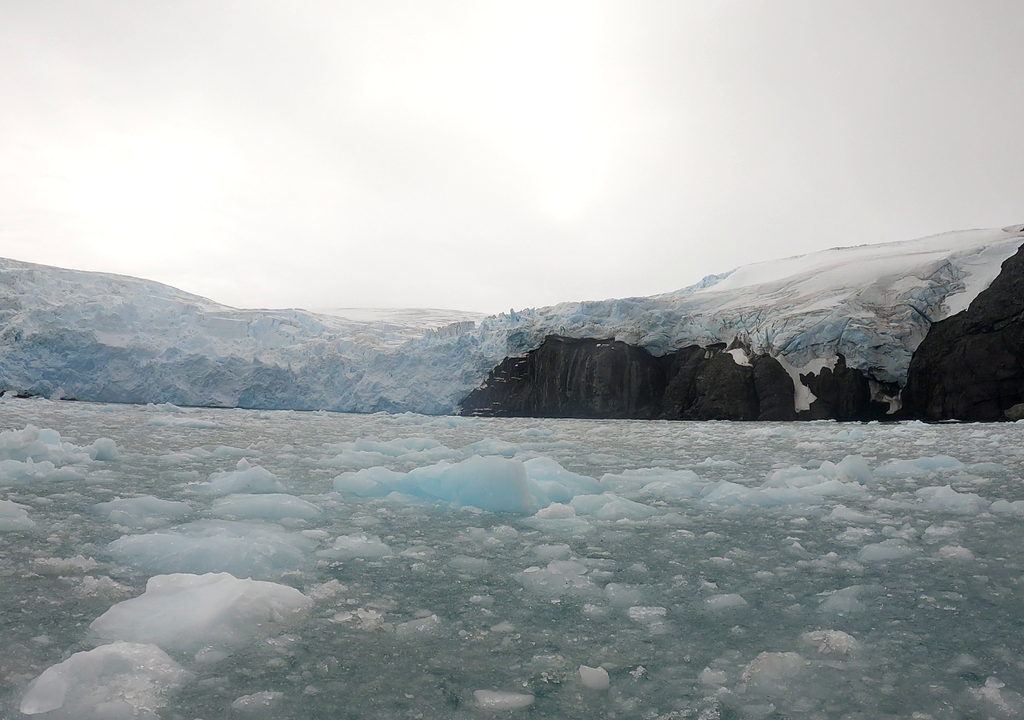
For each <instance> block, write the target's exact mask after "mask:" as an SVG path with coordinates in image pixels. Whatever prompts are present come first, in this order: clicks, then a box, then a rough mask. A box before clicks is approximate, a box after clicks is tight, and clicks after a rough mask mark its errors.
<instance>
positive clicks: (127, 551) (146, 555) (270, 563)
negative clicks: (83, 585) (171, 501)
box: [107, 520, 316, 577]
mask: <svg viewBox="0 0 1024 720" xmlns="http://www.w3.org/2000/svg"><path fill="white" fill-rule="evenodd" d="M315 546H316V542H315V541H314V540H312V539H310V538H308V537H306V536H304V535H303V534H301V533H298V532H289V531H287V530H284V529H282V528H281V527H280V526H278V525H268V524H263V523H258V522H242V521H237V522H231V521H224V520H197V521H196V522H192V523H188V524H187V525H181V526H178V527H173V528H167V529H166V530H156V531H153V532H148V533H145V534H143V535H125V536H123V537H121V538H119V539H117V540H115V541H113V542H112V543H110V544H109V545H108V546H107V550H108V551H109V552H110V554H111V555H113V556H114V558H116V559H117V560H118V561H119V562H123V563H126V564H129V565H133V566H135V567H138V568H140V569H143V570H145V571H146V572H150V573H174V572H191V573H206V572H229V573H231V574H233V575H237V576H239V577H273V576H276V575H279V574H280V573H281V572H283V571H286V570H294V569H296V568H298V567H301V566H302V565H304V564H305V563H306V560H307V555H308V553H309V551H310V550H312V549H313V548H314V547H315Z"/></svg>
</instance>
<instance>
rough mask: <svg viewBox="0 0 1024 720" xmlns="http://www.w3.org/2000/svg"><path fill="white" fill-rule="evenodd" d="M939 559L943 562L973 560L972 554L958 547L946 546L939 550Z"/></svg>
mask: <svg viewBox="0 0 1024 720" xmlns="http://www.w3.org/2000/svg"><path fill="white" fill-rule="evenodd" d="M939 557H940V558H942V559H943V560H973V559H974V553H972V552H971V551H970V550H968V549H967V548H965V547H961V546H960V545H946V546H945V547H941V548H939Z"/></svg>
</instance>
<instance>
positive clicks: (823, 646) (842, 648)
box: [800, 630, 860, 655]
mask: <svg viewBox="0 0 1024 720" xmlns="http://www.w3.org/2000/svg"><path fill="white" fill-rule="evenodd" d="M800 639H801V640H802V641H803V642H804V644H806V645H810V646H812V647H814V648H815V649H816V650H817V651H818V652H820V653H821V654H823V655H849V654H850V653H853V652H855V651H856V650H857V649H859V648H860V642H858V641H857V639H856V638H855V637H853V635H850V634H848V633H844V632H843V631H842V630H815V631H813V632H806V633H804V634H803V635H801V636H800Z"/></svg>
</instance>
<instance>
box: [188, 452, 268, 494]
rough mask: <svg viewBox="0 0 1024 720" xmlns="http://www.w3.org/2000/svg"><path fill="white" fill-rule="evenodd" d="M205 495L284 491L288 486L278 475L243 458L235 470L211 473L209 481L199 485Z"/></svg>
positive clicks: (200, 490)
mask: <svg viewBox="0 0 1024 720" xmlns="http://www.w3.org/2000/svg"><path fill="white" fill-rule="evenodd" d="M198 489H199V492H201V493H203V494H205V495H232V494H235V493H283V492H286V488H285V486H284V485H282V484H281V481H280V480H278V479H277V477H276V476H275V475H274V474H273V473H272V472H270V471H269V470H267V469H266V468H263V467H260V466H259V465H250V464H249V461H248V460H246V459H245V458H242V459H241V460H239V461H238V464H237V465H236V466H235V469H234V470H229V471H228V472H217V473H213V474H212V475H210V479H209V482H205V483H202V484H200V485H199V486H198Z"/></svg>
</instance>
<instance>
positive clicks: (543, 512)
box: [537, 503, 576, 520]
mask: <svg viewBox="0 0 1024 720" xmlns="http://www.w3.org/2000/svg"><path fill="white" fill-rule="evenodd" d="M537 517H539V518H543V519H548V520H554V519H561V518H571V517H576V508H574V507H573V506H572V505H563V504H562V503H551V504H550V505H548V506H547V507H546V508H541V509H540V510H538V511H537Z"/></svg>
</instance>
